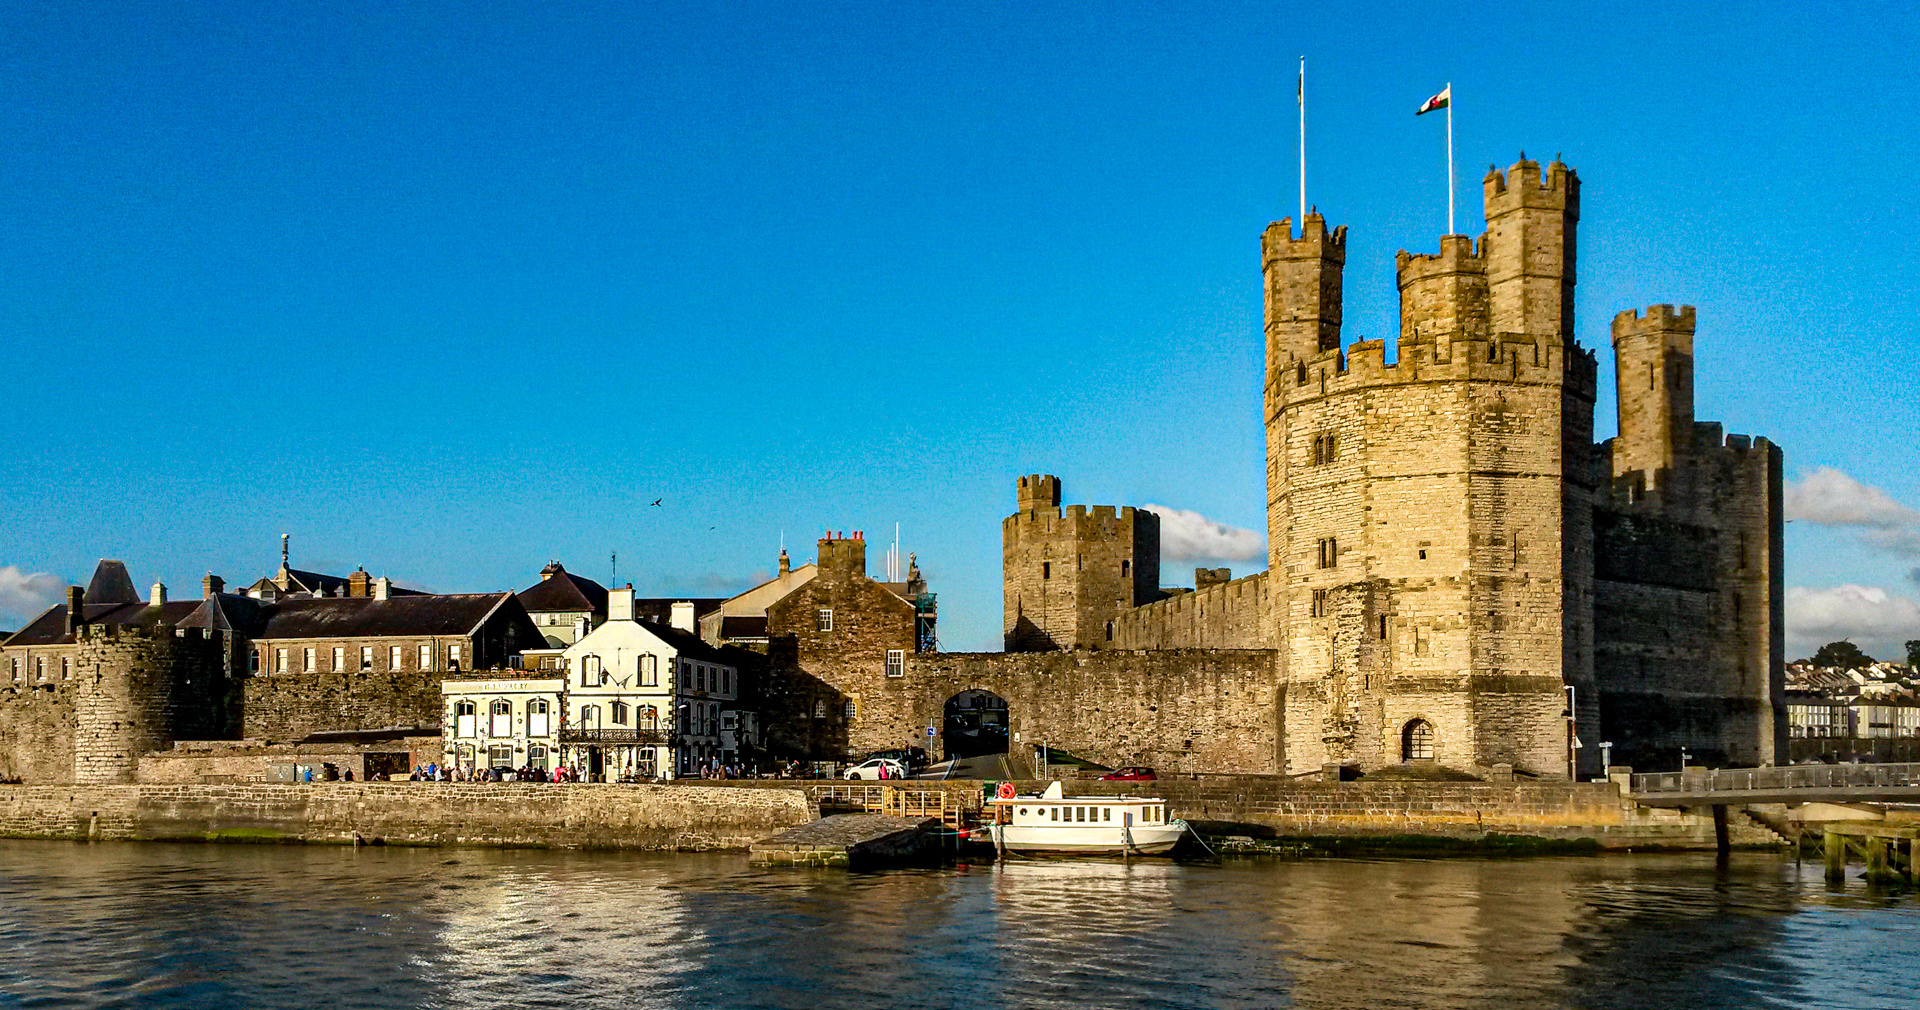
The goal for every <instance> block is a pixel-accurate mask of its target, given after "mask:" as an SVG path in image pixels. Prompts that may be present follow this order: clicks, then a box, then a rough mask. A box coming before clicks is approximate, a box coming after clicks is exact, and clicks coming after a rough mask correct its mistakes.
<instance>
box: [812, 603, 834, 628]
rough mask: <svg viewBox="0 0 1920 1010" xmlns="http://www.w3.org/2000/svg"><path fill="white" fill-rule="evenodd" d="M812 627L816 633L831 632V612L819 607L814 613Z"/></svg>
mask: <svg viewBox="0 0 1920 1010" xmlns="http://www.w3.org/2000/svg"><path fill="white" fill-rule="evenodd" d="M813 626H814V630H816V631H832V630H833V611H832V610H831V609H829V608H827V607H821V608H820V609H819V610H817V611H814V614H813Z"/></svg>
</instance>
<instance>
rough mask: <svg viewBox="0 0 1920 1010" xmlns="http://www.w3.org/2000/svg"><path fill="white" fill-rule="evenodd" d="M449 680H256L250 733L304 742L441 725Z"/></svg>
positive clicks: (251, 684)
mask: <svg viewBox="0 0 1920 1010" xmlns="http://www.w3.org/2000/svg"><path fill="white" fill-rule="evenodd" d="M447 676H449V675H448V674H446V673H435V672H431V671H415V670H406V671H398V672H393V671H360V670H350V671H347V672H344V673H333V672H315V673H285V674H279V673H276V674H268V675H264V676H257V677H253V678H251V679H249V680H247V681H246V684H245V692H246V702H245V707H246V716H245V730H244V735H245V736H246V737H247V738H249V739H255V740H299V739H302V738H304V737H306V736H308V735H310V734H313V733H326V732H337V731H341V730H374V729H391V728H394V727H413V726H439V725H440V723H441V714H440V704H441V699H440V681H441V680H442V679H443V678H445V677H447ZM469 676H470V675H469Z"/></svg>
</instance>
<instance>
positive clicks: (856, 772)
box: [846, 758, 907, 781]
mask: <svg viewBox="0 0 1920 1010" xmlns="http://www.w3.org/2000/svg"><path fill="white" fill-rule="evenodd" d="M883 773H884V774H883ZM846 777H847V778H848V779H850V780H851V779H873V780H876V781H877V780H879V779H883V778H885V779H903V778H906V777H907V766H906V765H904V764H901V763H900V762H898V761H895V760H894V759H892V758H868V759H867V760H865V761H862V762H860V763H859V764H857V765H854V766H853V767H852V768H849V769H847V774H846Z"/></svg>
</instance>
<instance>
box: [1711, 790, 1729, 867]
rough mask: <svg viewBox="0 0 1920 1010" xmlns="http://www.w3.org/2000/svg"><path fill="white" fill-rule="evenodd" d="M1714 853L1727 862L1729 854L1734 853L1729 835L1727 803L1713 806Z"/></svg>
mask: <svg viewBox="0 0 1920 1010" xmlns="http://www.w3.org/2000/svg"><path fill="white" fill-rule="evenodd" d="M1713 851H1715V852H1717V853H1719V854H1720V858H1721V859H1722V860H1725V859H1726V858H1727V854H1728V853H1729V852H1732V851H1733V841H1732V839H1731V838H1729V837H1728V834H1727V805H1726V804H1725V803H1715V804H1714V805H1713Z"/></svg>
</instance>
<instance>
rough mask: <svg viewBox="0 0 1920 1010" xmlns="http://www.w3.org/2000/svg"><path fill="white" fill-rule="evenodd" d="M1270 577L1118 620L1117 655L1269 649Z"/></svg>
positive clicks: (1180, 597)
mask: <svg viewBox="0 0 1920 1010" xmlns="http://www.w3.org/2000/svg"><path fill="white" fill-rule="evenodd" d="M1268 626H1269V624H1268V620H1267V573H1265V572H1256V573H1254V574H1252V575H1248V576H1245V577H1243V578H1238V579H1233V580H1232V581H1229V582H1217V583H1214V584H1212V585H1209V586H1205V587H1203V588H1199V589H1196V590H1194V591H1193V592H1191V593H1179V594H1176V595H1174V596H1169V597H1167V598H1166V599H1164V600H1160V601H1157V602H1154V603H1149V604H1147V605H1146V606H1144V607H1135V608H1134V609H1132V610H1127V611H1123V612H1121V614H1120V616H1119V617H1117V618H1115V619H1114V622H1113V627H1114V635H1113V646H1112V647H1113V648H1116V649H1267V648H1272V642H1271V641H1269V639H1268V638H1267V631H1268Z"/></svg>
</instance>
